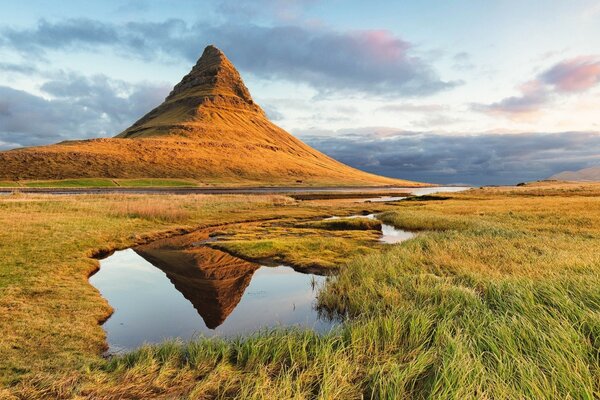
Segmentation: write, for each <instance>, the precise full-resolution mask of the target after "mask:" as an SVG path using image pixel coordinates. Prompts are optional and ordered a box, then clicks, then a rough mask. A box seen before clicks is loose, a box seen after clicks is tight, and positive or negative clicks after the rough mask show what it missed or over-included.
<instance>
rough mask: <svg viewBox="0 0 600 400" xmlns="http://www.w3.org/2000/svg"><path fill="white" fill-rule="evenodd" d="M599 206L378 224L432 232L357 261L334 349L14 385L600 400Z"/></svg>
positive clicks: (497, 206) (169, 347)
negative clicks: (342, 322)
mask: <svg viewBox="0 0 600 400" xmlns="http://www.w3.org/2000/svg"><path fill="white" fill-rule="evenodd" d="M599 195H600V185H579V186H560V187H538V186H532V187H520V188H518V189H505V188H499V189H486V190H479V191H471V192H469V193H464V194H453V195H451V196H448V197H449V198H448V199H447V200H443V201H435V200H430V201H427V202H418V201H414V202H404V203H398V204H397V205H394V206H393V209H391V210H388V211H387V212H386V213H384V214H383V215H382V220H383V221H384V222H386V223H391V224H393V225H395V226H396V227H398V228H404V229H411V230H413V229H414V230H418V229H421V230H424V233H423V234H421V235H419V236H418V237H416V238H415V239H412V240H410V241H408V242H406V243H404V244H402V245H399V246H391V247H389V249H388V250H383V251H381V252H378V253H376V254H369V255H365V256H358V257H355V258H353V259H352V260H349V262H348V264H347V265H346V266H345V267H344V268H342V269H341V270H340V273H339V275H338V277H337V278H336V279H334V280H333V281H331V282H330V283H329V284H328V285H327V286H326V288H325V290H324V291H323V292H322V293H321V294H320V296H319V301H320V304H321V305H323V306H324V307H326V308H327V309H329V310H330V311H331V312H333V313H336V312H337V313H342V314H345V315H348V316H349V317H350V320H349V322H348V323H346V324H345V325H344V326H343V327H341V328H340V329H338V330H336V331H334V332H332V333H330V334H328V335H323V336H319V335H316V334H313V333H311V332H301V331H296V330H290V331H265V332H259V333H257V334H256V335H254V336H252V337H250V338H246V339H240V340H237V341H221V340H218V339H217V340H214V339H213V340H198V341H196V342H192V343H185V344H183V343H176V342H169V343H165V344H162V345H159V346H149V347H144V348H141V349H140V350H138V351H135V352H132V353H129V354H125V355H123V356H119V357H115V358H112V359H110V360H103V359H100V358H98V357H95V358H94V357H92V356H90V357H89V363H88V364H87V366H86V367H83V368H79V369H77V370H72V371H65V370H62V369H57V370H56V371H53V370H52V368H49V369H48V370H47V371H48V372H46V373H45V374H38V375H37V376H36V377H35V378H34V379H28V380H26V381H20V382H18V381H16V382H13V384H12V386H11V387H10V392H11V393H15V394H18V395H20V396H22V397H26V398H27V397H31V398H35V397H44V396H46V397H54V398H60V397H64V398H69V397H72V396H75V395H78V396H82V397H90V398H136V397H138V398H139V397H142V398H143V397H159V396H162V397H166V398H169V397H177V398H178V397H184V398H186V397H189V398H231V397H240V398H345V399H346V398H348V399H353V398H356V399H358V398H389V399H392V398H440V399H441V398H443V399H446V398H569V397H570V398H595V397H598V396H599V394H600V388H599V385H600V350H599V349H600V258H599V257H600V240H599V239H600V198H599ZM320 207H322V206H321V205H320ZM260 212H262V213H264V215H265V216H266V215H267V214H269V213H272V212H273V209H269V207H265V210H263V211H260ZM260 212H259V213H260ZM307 213H308V212H307ZM38 228H39V227H38ZM128 228H129V229H131V226H129V227H123V228H122V232H121V234H123V233H124V232H126V231H127V229H128ZM0 238H1V236H0ZM4 240H5V238H4ZM57 251H58V250H57ZM80 290H82V289H80ZM86 290H87V289H86ZM38 296H41V297H44V296H46V299H48V296H47V294H45V293H41V294H39V293H38ZM2 305H3V306H5V301H3V303H2ZM15 307H18V306H17V305H15ZM3 311H4V310H3ZM57 313H60V311H57ZM3 332H4V330H3ZM65 355H66V354H65V353H64V352H63V353H57V354H56V357H64V356H65ZM50 364H51V363H50ZM49 366H50V365H49ZM7 390H8V389H7ZM7 393H9V392H8V391H7Z"/></svg>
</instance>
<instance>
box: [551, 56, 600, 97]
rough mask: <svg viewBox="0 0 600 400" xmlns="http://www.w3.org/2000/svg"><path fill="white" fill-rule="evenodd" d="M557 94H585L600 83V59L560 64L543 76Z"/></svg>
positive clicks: (592, 58) (590, 58) (583, 58)
mask: <svg viewBox="0 0 600 400" xmlns="http://www.w3.org/2000/svg"><path fill="white" fill-rule="evenodd" d="M541 79H542V81H543V82H545V83H547V84H549V85H552V86H554V90H555V91H556V92H565V93H572V92H583V91H585V90H588V89H591V88H592V87H593V86H595V85H596V84H598V83H599V82H600V58H598V57H577V58H573V59H570V60H566V61H563V62H560V63H558V64H556V65H555V66H553V67H552V68H550V69H549V70H547V71H546V72H544V73H543V74H542V75H541Z"/></svg>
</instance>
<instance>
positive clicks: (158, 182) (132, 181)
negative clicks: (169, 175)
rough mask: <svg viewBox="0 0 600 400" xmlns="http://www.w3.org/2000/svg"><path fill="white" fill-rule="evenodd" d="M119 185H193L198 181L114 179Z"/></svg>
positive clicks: (196, 184)
mask: <svg viewBox="0 0 600 400" xmlns="http://www.w3.org/2000/svg"><path fill="white" fill-rule="evenodd" d="M115 182H116V183H117V184H118V185H119V186H125V187H193V186H198V183H197V182H195V181H192V180H185V179H161V178H153V179H151V178H147V179H115Z"/></svg>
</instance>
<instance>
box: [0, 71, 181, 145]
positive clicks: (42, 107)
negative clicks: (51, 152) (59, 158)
mask: <svg viewBox="0 0 600 400" xmlns="http://www.w3.org/2000/svg"><path fill="white" fill-rule="evenodd" d="M41 90H42V91H43V92H44V93H46V94H47V95H48V97H49V98H45V97H41V96H36V95H33V94H31V93H28V92H25V91H21V90H15V89H13V88H10V87H6V86H0V149H8V148H13V147H19V146H33V145H42V144H48V143H54V142H59V141H62V140H67V139H76V138H79V139H81V138H90V137H100V136H114V135H116V134H117V133H119V132H120V131H122V130H123V129H125V128H127V127H128V126H129V125H130V124H132V123H133V122H134V121H135V120H137V119H138V118H140V117H141V116H142V115H144V114H145V113H146V112H148V111H149V110H150V109H151V108H153V107H155V106H156V105H158V104H160V102H161V101H162V100H163V99H164V97H165V96H166V94H167V93H168V91H169V87H167V86H166V85H157V84H150V83H138V84H127V83H125V82H122V81H118V80H112V79H109V78H107V77H106V76H102V75H99V76H94V77H85V76H81V75H77V74H64V75H63V76H62V77H60V76H58V77H56V79H54V80H50V81H48V82H46V83H45V84H44V85H42V87H41Z"/></svg>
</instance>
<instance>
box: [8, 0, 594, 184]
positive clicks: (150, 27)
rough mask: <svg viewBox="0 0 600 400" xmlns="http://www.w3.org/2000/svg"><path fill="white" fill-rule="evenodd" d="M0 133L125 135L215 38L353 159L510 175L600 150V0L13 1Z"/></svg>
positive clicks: (277, 115) (377, 165)
mask: <svg viewBox="0 0 600 400" xmlns="http://www.w3.org/2000/svg"><path fill="white" fill-rule="evenodd" d="M0 6H1V9H2V16H1V17H0V150H6V149H11V148H16V147H22V146H34V145H44V144H50V143H55V142H59V141H63V140H71V139H83V138H92V137H110V136H114V135H116V134H117V133H119V132H120V131H121V130H123V129H125V128H127V127H128V126H130V125H131V124H132V123H133V122H134V121H136V120H137V119H139V118H140V117H141V116H142V115H144V114H145V113H146V112H148V111H149V110H150V109H152V108H153V107H155V106H157V105H158V104H160V103H161V102H162V101H163V100H164V98H165V96H166V95H167V94H168V93H169V91H170V89H171V88H172V87H173V86H174V85H175V84H176V83H177V82H179V80H180V79H181V78H182V77H183V75H185V74H186V73H187V72H188V71H189V70H190V69H191V67H192V66H193V64H194V63H195V62H196V60H197V59H198V57H199V56H200V55H201V53H202V50H203V49H204V47H205V46H206V45H208V44H214V45H216V46H217V47H219V48H220V49H221V50H223V51H224V52H225V54H226V55H227V56H228V58H230V59H231V61H232V62H233V63H234V65H236V67H237V68H238V69H239V70H240V73H241V75H242V77H243V78H244V81H245V83H246V86H248V88H249V89H250V92H251V93H252V95H253V97H254V99H255V101H256V102H257V103H258V104H260V105H261V106H262V107H263V109H264V110H265V111H266V112H267V114H268V115H269V117H270V118H271V119H272V120H273V121H274V122H275V123H276V124H278V125H280V126H281V127H283V128H284V129H286V130H287V131H289V132H291V133H292V134H294V135H295V136H297V137H299V138H300V139H302V140H304V141H305V142H307V143H308V144H310V145H312V146H314V147H315V148H317V149H319V150H321V151H323V152H325V153H326V154H328V155H330V156H332V157H334V158H337V159H339V160H340V161H342V162H345V163H347V164H349V165H352V166H354V167H357V168H361V169H364V170H367V171H370V172H374V173H378V174H383V175H386V176H392V177H399V178H405V179H413V180H420V181H428V182H436V183H455V184H456V183H467V184H473V185H483V184H511V183H517V182H521V181H530V180H536V179H544V178H547V177H549V176H551V175H553V174H554V173H557V172H561V171H564V170H576V169H580V168H585V167H589V166H592V165H599V164H600V2H599V1H590V0H569V1H562V0H528V1H518V0H511V1H509V0H496V1H492V0H490V1H485V2H484V1H474V0H471V1H467V0H455V1H451V2H450V1H446V2H442V1H429V0H422V1H401V0H395V1H392V0H389V1H384V0H382V1H377V2H365V1H352V0H348V1H344V0H328V1H324V0H288V1H276V0H254V1H239V0H238V1H235V0H213V1H191V0H179V1H177V2H171V1H158V0H131V1H117V0H105V1H102V2H81V1H70V0H63V1H61V2H48V1H43V0H29V1H27V2H22V1H12V0H0Z"/></svg>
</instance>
